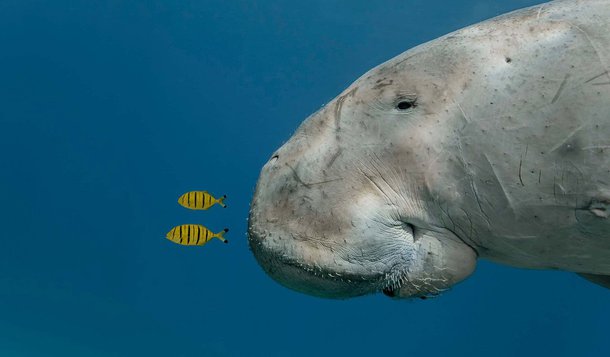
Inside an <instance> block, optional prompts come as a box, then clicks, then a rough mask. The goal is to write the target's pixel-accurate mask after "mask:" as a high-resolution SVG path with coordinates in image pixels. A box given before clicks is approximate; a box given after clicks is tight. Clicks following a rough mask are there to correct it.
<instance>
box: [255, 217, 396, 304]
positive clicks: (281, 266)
mask: <svg viewBox="0 0 610 357" xmlns="http://www.w3.org/2000/svg"><path fill="white" fill-rule="evenodd" d="M249 221H250V224H249V227H248V241H249V244H250V249H251V250H252V253H253V254H254V257H255V258H256V260H257V262H258V263H259V265H260V266H261V267H262V268H263V270H264V271H265V272H266V273H267V274H268V275H269V276H270V277H271V278H273V279H274V280H275V281H277V282H278V283H280V284H281V285H283V286H285V287H288V288H290V289H292V290H296V291H299V292H302V293H305V294H309V295H313V296H318V297H324V298H349V297H356V296H361V295H365V294H370V293H374V292H378V291H381V290H383V289H384V287H386V285H387V286H389V285H390V284H389V283H388V282H386V281H385V276H384V275H383V274H375V273H371V274H366V275H363V274H355V273H349V272H348V271H341V272H339V271H336V270H333V269H330V268H328V267H323V266H321V265H319V264H315V263H308V262H306V261H305V260H304V259H302V258H296V257H292V256H289V255H288V254H287V252H286V251H279V249H278V248H277V247H276V248H273V247H270V245H269V244H267V243H266V240H267V239H268V238H269V235H271V236H274V234H273V233H259V231H258V230H257V229H256V228H255V227H256V226H255V225H254V224H252V219H250V220H249ZM275 235H279V234H278V233H276V234H275ZM278 238H279V237H278ZM280 239H281V238H280ZM287 246H289V243H287V244H286V245H285V246H284V247H287ZM293 251H294V250H293ZM295 255H296V254H295Z"/></svg>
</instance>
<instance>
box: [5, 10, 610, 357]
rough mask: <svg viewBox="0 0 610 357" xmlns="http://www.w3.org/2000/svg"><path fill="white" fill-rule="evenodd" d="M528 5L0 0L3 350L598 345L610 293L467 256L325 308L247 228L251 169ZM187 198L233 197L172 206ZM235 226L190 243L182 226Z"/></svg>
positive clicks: (304, 352)
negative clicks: (366, 84) (199, 193)
mask: <svg viewBox="0 0 610 357" xmlns="http://www.w3.org/2000/svg"><path fill="white" fill-rule="evenodd" d="M536 3H538V1H533V0H511V1H499V0H498V1H488V0H485V1H483V0H459V1H455V0H452V1H449V0H444V1H441V0H426V1H423V0H380V1H368V0H342V1H338V0H307V1H295V0H285V1H275V0H261V1H244V0H232V1H226V0H199V1H194V0H184V1H120V0H106V1H101V0H98V1H96V0H90V1H60V0H46V1H45V0H37V1H36V0H0V199H1V202H2V203H1V205H0V223H1V227H2V228H1V229H2V234H1V238H0V356H136V355H146V356H167V355H171V356H316V355H334V356H345V355H351V356H370V355H396V356H419V355H426V356H448V355H462V354H463V355H468V356H473V355H481V356H483V355H494V356H515V355H544V356H608V355H610V345H609V344H608V337H609V331H610V329H609V327H610V292H608V291H606V290H605V289H603V288H601V287H598V286H596V285H594V284H591V283H588V282H587V281H585V280H583V279H581V278H579V277H577V276H576V275H575V274H571V273H566V272H558V271H530V270H522V269H515V268H510V267H505V266H500V265H496V264H493V263H489V262H486V261H480V262H479V264H478V268H477V270H476V272H475V273H474V275H473V276H471V277H470V278H469V279H467V280H466V281H464V282H463V283H461V284H459V285H457V286H456V287H454V288H453V289H452V290H451V291H448V292H446V293H444V294H443V295H442V296H440V297H439V298H435V299H429V300H426V301H420V300H414V301H393V300H391V299H389V298H387V297H385V296H383V295H381V294H378V295H370V296H364V297H360V298H355V299H350V300H342V301H341V300H324V299H320V298H315V297H310V296H306V295H303V294H300V293H297V292H293V291H291V290H288V289H286V288H284V287H282V286H280V285H279V284H277V283H275V282H274V281H273V280H271V278H269V277H268V276H267V275H265V274H264V272H263V270H262V269H261V268H260V267H259V266H258V264H257V263H256V261H255V259H254V257H253V255H252V254H251V252H250V251H249V248H248V244H247V239H246V236H245V233H246V227H247V221H246V219H247V215H248V209H249V202H250V199H251V197H252V194H253V191H254V187H255V183H256V179H257V177H258V174H259V171H260V169H261V167H262V165H263V164H264V163H265V162H266V161H267V160H268V159H269V157H270V155H271V153H272V152H273V151H274V149H276V148H277V147H279V146H280V145H281V144H282V143H283V142H284V141H285V140H287V139H288V138H289V137H290V135H291V134H292V133H293V131H294V130H295V129H296V128H297V126H298V125H299V123H300V122H301V121H302V120H304V119H305V118H306V117H307V116H308V115H309V114H311V113H313V112H315V111H316V110H317V109H318V108H320V106H322V105H323V104H325V103H327V102H328V101H330V100H331V99H332V98H333V97H335V96H336V95H337V94H339V93H340V92H341V91H342V90H343V89H344V88H345V87H347V86H348V85H349V84H350V83H351V82H352V81H354V80H355V79H356V78H358V77H359V76H360V75H362V74H363V73H364V72H366V71H367V70H369V69H370V68H372V67H373V66H375V65H377V64H380V63H381V62H383V61H385V60H387V59H390V58H391V57H394V56H395V55H398V54H399V53H401V52H403V51H404V50H407V49H408V48H410V47H413V46H415V45H417V44H420V43H422V42H425V41H428V40H432V39H434V38H436V37H438V36H441V35H443V34H446V33H448V32H450V31H453V30H457V29H459V28H461V27H464V26H466V25H470V24H473V23H476V22H478V21H481V20H484V19H486V18H489V17H492V16H495V15H499V14H501V13H504V12H506V11H509V10H514V9H518V8H521V7H524V6H530V5H534V4H536ZM190 190H208V191H209V192H210V193H212V194H213V195H215V196H216V197H219V196H222V195H223V194H226V195H227V196H228V197H227V199H226V200H225V202H226V204H227V205H228V208H226V209H223V208H221V207H220V206H218V205H216V206H214V207H212V208H211V209H210V210H208V211H189V210H186V209H184V208H182V207H180V206H179V205H178V203H177V199H178V197H179V196H180V195H181V194H183V193H184V192H186V191H190ZM185 223H196V224H203V225H204V226H206V227H208V228H209V229H210V230H212V231H214V232H218V231H220V230H222V229H223V228H225V227H227V228H229V229H230V231H229V232H228V233H227V234H226V238H227V239H228V240H229V241H230V243H229V244H222V243H221V242H220V241H218V240H213V241H211V242H210V243H208V244H207V245H205V246H203V247H184V246H180V245H177V244H174V243H172V242H170V241H168V240H167V239H165V234H166V233H167V232H168V231H169V230H170V229H171V228H172V227H173V226H175V225H179V224H185Z"/></svg>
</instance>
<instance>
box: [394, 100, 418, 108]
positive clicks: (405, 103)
mask: <svg viewBox="0 0 610 357" xmlns="http://www.w3.org/2000/svg"><path fill="white" fill-rule="evenodd" d="M414 106H415V99H412V100H411V99H409V100H406V99H403V100H401V101H400V102H398V103H397V104H396V109H398V110H407V109H410V108H413V107H414Z"/></svg>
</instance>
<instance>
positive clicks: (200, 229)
mask: <svg viewBox="0 0 610 357" xmlns="http://www.w3.org/2000/svg"><path fill="white" fill-rule="evenodd" d="M228 231H229V229H228V228H225V229H224V230H222V231H220V232H218V233H212V232H211V231H210V230H209V229H207V228H205V227H204V226H202V225H200V224H183V225H181V226H176V227H174V228H172V230H171V231H169V232H167V235H166V237H167V239H169V240H171V241H172V242H174V243H178V244H181V245H204V244H206V243H207V242H209V241H211V240H212V238H218V239H220V240H221V241H223V242H225V243H229V241H228V240H226V239H224V234H225V233H227V232H228Z"/></svg>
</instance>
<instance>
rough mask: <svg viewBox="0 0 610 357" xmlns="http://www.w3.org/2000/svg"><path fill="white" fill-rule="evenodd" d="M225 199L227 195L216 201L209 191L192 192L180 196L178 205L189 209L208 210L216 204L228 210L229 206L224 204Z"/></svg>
mask: <svg viewBox="0 0 610 357" xmlns="http://www.w3.org/2000/svg"><path fill="white" fill-rule="evenodd" d="M225 198H227V195H224V196H222V197H221V198H219V199H215V198H214V196H212V195H210V194H209V193H208V191H191V192H187V193H185V194H184V195H182V196H180V198H178V203H179V204H180V205H181V206H182V207H185V208H188V209H208V208H210V207H212V206H213V205H214V204H215V203H218V204H219V205H221V206H222V207H223V208H227V205H225V204H224V202H223V200H224V199H225Z"/></svg>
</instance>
